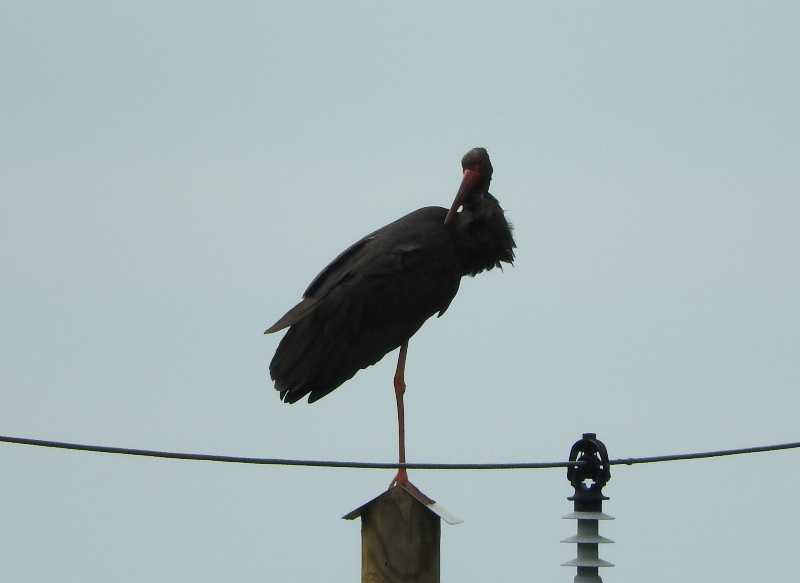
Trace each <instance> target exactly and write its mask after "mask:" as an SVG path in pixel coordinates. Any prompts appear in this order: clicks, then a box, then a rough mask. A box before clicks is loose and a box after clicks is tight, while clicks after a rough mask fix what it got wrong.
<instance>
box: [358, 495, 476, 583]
mask: <svg viewBox="0 0 800 583" xmlns="http://www.w3.org/2000/svg"><path fill="white" fill-rule="evenodd" d="M423 496H424V495H423ZM359 516H360V517H361V583H410V582H412V581H413V582H414V583H439V542H440V537H441V522H440V519H441V518H444V519H445V520H446V521H447V522H448V523H450V524H457V523H458V522H461V521H460V520H459V519H457V518H455V517H454V516H452V515H451V514H450V513H448V512H447V511H446V510H444V509H443V508H441V507H440V506H437V505H436V504H435V503H434V502H433V501H432V500H429V499H421V498H419V497H417V495H416V494H415V493H412V492H411V491H409V490H407V489H406V488H404V487H403V486H395V487H393V488H389V490H387V491H386V492H384V493H383V494H381V495H380V496H378V497H377V498H375V499H373V500H371V501H369V502H367V503H366V504H364V505H363V506H361V507H360V508H357V509H356V510H354V511H353V512H351V513H350V514H348V515H346V516H345V517H344V518H345V519H348V520H353V519H355V518H357V517H359Z"/></svg>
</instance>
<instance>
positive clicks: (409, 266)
mask: <svg viewBox="0 0 800 583" xmlns="http://www.w3.org/2000/svg"><path fill="white" fill-rule="evenodd" d="M461 166H462V168H463V172H464V175H463V179H462V181H461V187H460V188H459V189H458V194H456V198H455V200H454V201H453V204H452V206H451V207H450V210H447V209H445V208H442V207H437V206H431V207H426V208H421V209H419V210H417V211H414V212H412V213H410V214H408V215H406V216H404V217H403V218H400V219H398V220H396V221H394V222H393V223H390V224H388V225H386V226H385V227H383V228H382V229H378V230H377V231H375V232H374V233H372V234H370V235H367V236H366V237H364V238H363V239H361V240H360V241H358V242H357V243H355V244H354V245H352V246H351V247H349V248H348V249H346V250H345V251H344V252H343V253H342V254H341V255H339V256H338V257H337V258H336V259H334V260H333V261H332V262H331V264H330V265H328V266H327V267H326V268H325V269H323V270H322V272H321V273H320V274H319V275H318V276H317V277H316V278H314V281H312V282H311V285H309V286H308V289H307V290H306V291H305V293H304V294H303V301H301V302H300V303H299V304H297V305H296V306H295V307H293V308H292V309H291V310H289V311H288V312H287V313H286V314H285V315H284V316H283V317H282V318H281V319H280V320H278V321H277V322H276V323H275V324H273V325H272V326H271V327H270V328H269V329H268V330H267V331H266V332H265V334H271V333H272V332H277V331H278V330H282V329H284V328H286V327H288V328H289V331H288V332H287V333H286V335H285V336H284V337H283V339H282V340H281V342H280V344H279V345H278V350H277V351H276V352H275V356H274V357H273V359H272V362H271V363H270V365H269V371H270V375H271V377H272V379H273V380H274V381H275V388H276V389H277V390H278V391H280V397H281V400H283V401H284V402H285V403H295V402H297V401H299V400H300V399H302V398H303V397H305V396H306V395H309V397H308V402H309V403H313V402H314V401H317V400H319V399H321V398H322V397H324V396H325V395H327V394H328V393H330V392H331V391H333V390H334V389H336V388H337V387H339V386H340V385H341V384H342V383H344V382H345V381H347V380H349V379H351V378H352V377H353V375H355V374H356V373H357V372H358V371H359V370H361V369H362V368H366V367H368V366H371V365H373V364H375V363H376V362H378V361H379V360H380V359H381V358H383V357H384V355H386V354H387V353H389V352H391V351H392V350H394V349H395V348H398V347H399V348H400V356H399V358H398V361H397V372H396V373H395V376H394V388H395V395H396V398H397V421H398V428H399V454H400V463H401V464H404V463H405V462H406V456H405V427H404V416H403V394H404V393H405V388H406V387H405V381H404V379H403V376H404V375H403V373H404V369H405V361H406V351H407V349H408V340H409V338H411V337H412V336H413V335H414V334H415V333H416V331H417V330H419V329H420V327H421V326H422V324H423V323H424V322H425V320H427V319H428V318H430V317H431V316H433V315H434V314H437V313H438V315H439V316H441V315H442V314H444V312H445V310H447V307H448V306H449V305H450V302H451V301H452V300H453V298H454V297H455V295H456V292H457V291H458V286H459V283H460V281H461V278H462V277H464V276H465V275H470V276H474V275H476V274H478V273H481V272H482V271H487V270H490V269H492V268H494V267H501V263H502V262H505V263H513V261H514V248H515V247H516V245H515V244H514V238H513V236H512V233H511V230H512V227H511V225H510V224H509V223H508V221H506V219H505V216H504V213H503V209H502V208H501V207H500V205H499V204H498V202H497V199H496V198H494V197H493V196H492V195H491V194H489V183H490V182H491V180H492V164H491V162H490V161H489V154H488V153H487V152H486V150H485V149H483V148H474V149H472V150H470V151H469V152H467V153H466V154H465V155H464V157H463V158H462V160H461ZM459 208H461V209H462V210H461V212H458V209H459ZM397 484H402V485H404V486H406V487H408V486H411V487H412V488H413V486H412V485H411V484H410V483H409V482H408V475H407V472H406V470H405V468H400V469H399V470H398V472H397V475H396V476H395V478H394V480H393V481H392V485H397ZM415 490H416V489H415Z"/></svg>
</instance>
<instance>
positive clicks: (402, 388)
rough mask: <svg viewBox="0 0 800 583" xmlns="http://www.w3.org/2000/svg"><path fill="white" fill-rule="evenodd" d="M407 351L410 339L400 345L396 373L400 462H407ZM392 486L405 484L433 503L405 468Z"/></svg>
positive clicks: (425, 501)
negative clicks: (410, 478) (410, 480)
mask: <svg viewBox="0 0 800 583" xmlns="http://www.w3.org/2000/svg"><path fill="white" fill-rule="evenodd" d="M406 352H408V340H406V341H405V342H403V344H402V345H401V346H400V357H399V358H398V359H397V372H395V373H394V394H395V396H396V397H397V428H398V432H399V443H400V451H399V453H400V463H401V464H404V463H406V424H405V419H404V415H403V412H404V408H403V395H404V394H405V392H406V381H405V378H404V376H405V370H406ZM392 486H403V487H404V488H405V489H406V490H408V491H409V492H411V494H413V495H414V496H416V498H417V500H419V501H420V502H422V503H423V504H433V503H434V502H433V500H432V499H430V498H428V497H427V496H426V495H425V494H423V493H422V492H420V491H419V489H418V488H417V487H416V486H415V485H414V484H412V483H411V482H409V481H408V471H406V469H405V468H399V469H398V470H397V475H396V476H395V477H394V480H392V483H391V484H389V487H390V488H391V487H392Z"/></svg>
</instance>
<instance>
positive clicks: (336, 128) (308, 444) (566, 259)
mask: <svg viewBox="0 0 800 583" xmlns="http://www.w3.org/2000/svg"><path fill="white" fill-rule="evenodd" d="M2 12H3V17H2V19H0V83H2V91H0V324H1V325H2V330H3V334H2V335H0V434H7V435H18V436H25V437H35V438H41V439H55V440H64V441H77V442H85V443H95V444H102V445H116V446H123V447H138V448H152V449H166V450H180V451H192V452H203V453H218V454H230V455H247V456H264V457H287V458H293V457H296V458H317V459H347V460H350V459H352V460H365V461H367V460H368V461H393V460H394V457H395V453H396V443H395V439H396V427H395V413H394V397H393V393H392V385H391V377H392V374H393V370H394V365H395V359H396V355H395V354H390V355H389V356H387V357H386V358H385V359H384V361H383V362H381V363H380V364H379V365H377V366H375V367H373V368H371V369H368V370H366V371H362V372H361V373H359V374H358V375H357V376H356V377H355V378H354V379H353V380H352V381H350V382H348V383H347V384H346V385H345V386H343V387H342V388H340V389H338V390H337V391H335V392H334V393H333V394H331V395H330V396H328V397H326V398H325V399H323V400H322V401H320V402H318V403H316V404H314V405H311V406H309V405H307V404H305V403H300V404H296V405H293V406H289V405H284V404H282V403H280V402H279V400H278V396H277V394H276V393H275V391H274V390H273V389H272V387H271V384H270V382H269V377H268V372H267V366H268V363H269V360H270V358H271V356H272V353H273V352H274V349H275V347H276V346H277V343H278V341H279V339H280V335H274V336H268V337H264V336H263V335H262V334H261V333H262V332H263V330H264V329H265V328H266V327H267V326H269V325H270V324H272V323H273V322H274V321H275V320H276V319H277V318H278V317H279V316H281V315H282V314H283V312H284V311H285V310H287V309H288V308H289V307H291V306H292V305H294V303H295V302H296V301H297V300H298V299H299V297H300V295H301V293H302V291H303V290H304V289H305V287H306V286H307V284H308V283H309V282H310V281H311V279H312V278H313V277H314V276H315V275H316V273H317V272H318V271H319V270H320V269H321V268H322V267H324V266H325V264H326V263H327V262H328V261H329V260H330V259H332V258H333V257H334V256H335V255H336V254H337V253H338V252H339V251H341V250H342V249H344V248H345V247H346V246H347V245H349V244H350V243H352V242H353V241H355V240H357V239H358V238H360V237H361V236H363V235H364V234H366V233H368V232H370V231H372V230H374V229H376V228H378V227H380V226H382V225H383V224H385V223H388V222H389V221H391V220H394V219H395V218H398V217H399V216H401V215H403V214H405V213H407V212H409V211H411V210H414V209H416V208H419V207H421V206H427V205H439V206H448V205H449V204H450V202H451V201H452V198H453V196H454V195H455V192H456V189H457V187H458V184H459V181H460V177H461V172H460V166H459V160H460V158H461V156H462V155H463V154H464V153H465V152H466V151H467V150H468V149H470V148H472V147H474V146H485V147H486V148H488V150H489V153H490V155H491V157H492V163H493V165H494V168H495V174H494V181H493V184H492V192H493V194H494V195H495V196H496V197H497V198H498V199H499V200H500V202H501V204H502V205H503V206H504V208H506V210H507V214H508V217H509V219H510V220H511V221H512V222H513V223H514V224H515V226H516V229H517V230H516V237H517V242H518V245H519V248H518V253H517V256H518V260H517V263H516V265H515V266H514V267H513V268H509V269H506V270H505V271H504V272H502V273H501V272H499V271H497V272H494V271H493V272H491V273H488V274H482V275H481V276H479V277H477V278H475V279H474V280H465V281H464V282H463V283H462V287H461V291H460V292H459V295H458V296H457V297H456V299H455V300H454V302H453V304H452V306H451V307H450V309H449V310H448V312H447V314H446V315H445V316H444V317H443V318H441V319H438V320H432V321H430V322H428V323H427V324H426V325H425V326H424V327H423V329H422V330H421V331H420V333H418V334H417V335H416V336H415V337H414V338H413V339H412V341H411V344H410V350H409V357H408V365H407V381H408V393H407V399H406V403H407V413H406V416H407V425H408V454H409V459H410V460H411V461H426V462H482V461H486V462H490V461H491V462H502V461H554V460H561V459H565V458H566V456H567V454H568V452H569V449H570V446H571V445H572V443H573V442H574V441H575V440H576V439H578V438H579V437H580V435H581V433H582V432H586V431H595V432H597V434H598V436H599V438H600V439H602V440H603V441H604V442H605V443H606V445H607V446H608V448H609V451H610V453H611V456H612V457H630V456H639V455H658V454H667V453H677V452H688V451H702V450H709V449H721V448H733V447H745V446H750V445H761V444H769V443H781V442H788V441H797V440H798V439H800V424H798V421H797V417H798V414H797V412H798V410H800V359H798V353H800V295H798V289H800V270H798V265H799V264H800V229H798V219H799V217H800V165H799V164H798V160H800V107H799V106H798V98H799V97H798V96H800V35H798V30H800V6H799V5H798V4H797V3H793V2H785V3H780V2H772V3H756V2H750V3H743V2H734V3H731V2H726V3H722V2H703V3H678V2H671V3H663V4H661V5H653V4H651V3H621V2H612V3H588V2H587V3H574V2H567V3H565V2H558V3H547V4H545V3H529V2H517V3H497V4H487V3H480V4H478V3H466V4H465V3H464V2H458V3H456V2H451V3H444V2H440V3H436V5H435V6H431V5H430V3H391V4H390V3H367V2H362V3H349V4H345V3H324V4H323V3H298V2H286V3H269V4H259V3H250V4H243V3H240V4H210V3H195V2H192V3H186V2H173V3H167V4H166V5H165V4H164V3H145V2H137V3H129V4H124V3H105V2H74V3H60V4H59V3H47V2H37V3H34V2H7V3H5V4H4V6H3V11H2ZM797 455H798V453H797V452H796V451H795V452H782V453H772V454H760V455H756V456H744V457H737V458H729V459H717V460H709V461H695V462H680V463H673V464H661V465H654V466H638V467H630V468H628V467H619V468H614V469H613V472H612V475H613V477H612V481H611V482H610V484H609V485H608V486H607V488H606V493H607V494H608V495H609V496H610V497H611V500H610V501H609V502H607V503H606V506H605V508H606V510H607V512H608V513H609V514H612V515H614V516H616V517H617V520H616V521H614V522H613V523H610V524H603V525H602V531H601V533H602V534H604V535H606V536H608V537H610V538H612V539H614V540H615V541H617V544H615V545H608V546H606V547H603V549H602V555H601V556H602V557H603V558H605V559H607V560H610V561H612V562H614V563H616V564H617V567H615V568H614V569H610V570H608V571H605V572H604V573H603V576H604V579H605V580H606V581H607V582H609V583H612V582H616V583H626V582H631V583H632V582H634V581H642V580H647V581H650V582H651V583H666V582H668V581H669V582H672V581H687V580H696V581H713V580H742V581H748V580H773V581H780V580H791V578H792V577H793V576H794V574H795V572H796V564H795V563H796V560H795V557H796V554H797V553H796V548H795V547H796V544H795V542H794V540H795V538H796V532H795V531H796V525H797V523H798V521H800V513H798V511H797V508H796V504H793V500H792V498H791V496H792V494H791V489H792V485H793V484H795V483H796V482H797V479H798V478H800V473H798V469H797V468H798V464H797ZM391 477H392V472H388V471H384V472H381V471H355V470H349V471H348V470H320V469H302V468H270V467H237V466H230V465H221V464H209V463H192V462H177V461H164V460H150V459H132V458H123V457H114V456H107V455H99V454H88V453H76V452H63V451H49V450H40V449H35V448H30V447H23V446H18V445H2V444H0V580H2V581H13V582H18V581H19V582H36V583H39V582H48V583H50V582H54V581H58V582H76V583H77V582H80V583H94V582H98V583H99V582H106V581H116V582H125V583H127V582H134V581H136V582H138V581H184V580H185V581H189V580H191V581H193V582H212V581H222V580H224V581H230V582H245V581H256V580H261V581H281V582H287V583H291V582H307V581H323V580H324V581H330V582H332V583H338V582H351V581H356V580H358V577H359V565H360V550H359V545H360V538H359V537H360V534H359V527H358V525H357V524H355V523H350V522H345V521H342V520H340V517H341V516H342V515H343V514H345V513H346V512H348V511H350V510H352V509H353V508H355V507H357V506H359V505H361V504H362V503H363V502H365V501H367V500H369V499H370V498H372V497H373V496H375V495H377V494H378V493H380V492H381V491H382V489H384V488H385V487H386V486H387V485H388V483H389V480H390V479H391ZM411 478H412V480H413V481H414V482H415V483H416V484H417V485H418V486H419V487H420V488H421V489H422V490H423V491H424V492H426V493H427V494H429V495H430V496H432V497H433V498H436V499H437V500H438V501H439V502H441V503H442V504H443V505H444V506H445V507H447V508H448V509H450V510H451V511H453V512H454V513H455V514H457V515H459V516H460V517H462V518H464V519H465V522H464V524H462V525H459V526H457V527H445V528H443V539H442V580H443V581H530V580H533V581H545V580H547V581H571V580H572V577H573V576H574V569H567V568H562V567H559V564H560V563H561V562H563V561H566V560H569V559H571V558H572V557H573V556H574V555H575V549H574V548H572V547H571V546H570V545H561V544H560V543H559V542H558V541H560V540H561V539H563V538H566V537H568V536H571V535H572V534H573V533H574V528H575V525H574V523H572V522H569V521H563V520H561V519H560V517H561V516H562V515H564V514H567V513H568V512H570V509H571V505H570V503H569V502H567V500H566V497H567V496H568V495H569V494H570V491H571V489H570V488H569V485H568V483H567V481H566V478H565V472H564V471H562V470H550V471H536V472H534V471H520V472H499V473H489V472H484V473H476V472H467V473H455V472H450V473H447V472H420V471H417V472H412V474H411Z"/></svg>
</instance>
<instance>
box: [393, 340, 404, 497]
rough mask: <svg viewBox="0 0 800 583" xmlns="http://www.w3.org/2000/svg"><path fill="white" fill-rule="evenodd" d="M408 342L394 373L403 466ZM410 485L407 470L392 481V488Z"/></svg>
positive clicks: (400, 471)
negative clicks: (404, 396)
mask: <svg viewBox="0 0 800 583" xmlns="http://www.w3.org/2000/svg"><path fill="white" fill-rule="evenodd" d="M406 352H408V340H406V341H405V342H403V344H401V345H400V356H399V357H398V359H397V371H396V372H395V373H394V394H395V397H396V398H397V428H398V433H399V453H400V462H399V463H401V464H404V463H406V424H405V417H404V409H403V395H404V394H405V392H406V381H405V378H404V376H405V369H406ZM400 484H403V485H406V484H408V472H406V469H405V468H400V469H398V470H397V475H396V476H395V477H394V480H392V484H391V485H392V486H397V485H400Z"/></svg>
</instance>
